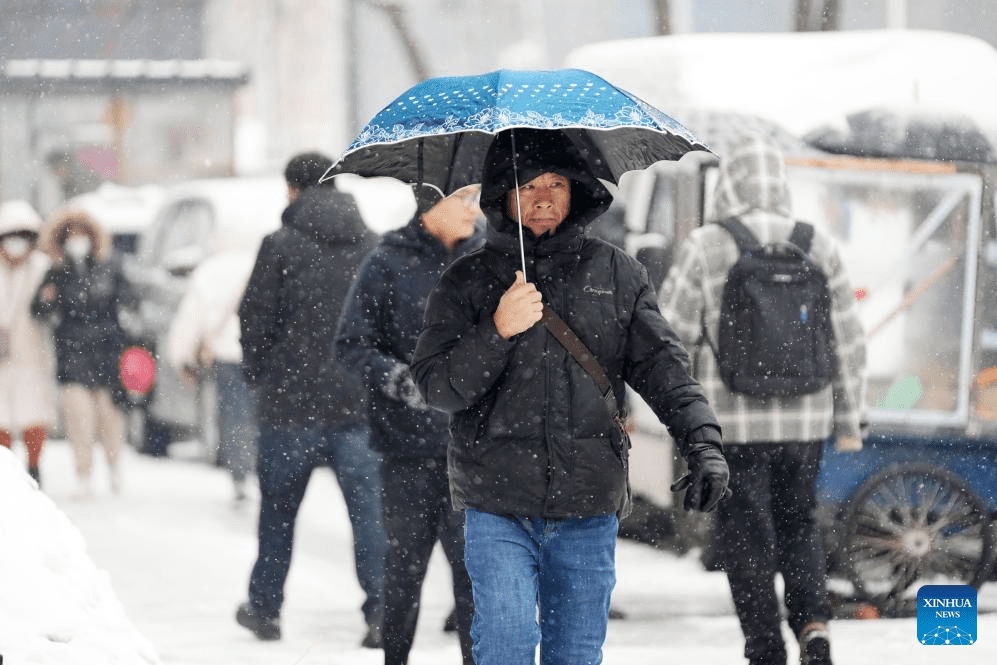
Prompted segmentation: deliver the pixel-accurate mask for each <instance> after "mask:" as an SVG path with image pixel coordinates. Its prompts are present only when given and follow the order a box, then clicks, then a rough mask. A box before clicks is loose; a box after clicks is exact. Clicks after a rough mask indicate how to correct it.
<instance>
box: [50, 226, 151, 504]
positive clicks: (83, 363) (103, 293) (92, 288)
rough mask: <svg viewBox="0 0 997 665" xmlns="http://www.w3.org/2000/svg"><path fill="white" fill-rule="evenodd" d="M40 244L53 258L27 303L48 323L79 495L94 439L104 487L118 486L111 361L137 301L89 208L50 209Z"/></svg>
mask: <svg viewBox="0 0 997 665" xmlns="http://www.w3.org/2000/svg"><path fill="white" fill-rule="evenodd" d="M42 244H43V245H44V246H45V248H46V251H48V253H49V254H50V255H51V256H52V262H53V265H52V267H51V268H50V269H49V271H48V274H46V275H45V277H44V279H43V280H42V283H41V285H40V286H39V287H38V292H37V293H36V295H35V298H34V301H33V303H32V313H33V314H34V315H35V316H37V317H39V318H41V319H43V320H45V321H48V322H49V323H50V324H51V325H52V326H53V331H54V338H55V356H56V378H57V379H58V382H59V384H60V385H61V386H62V408H63V412H64V415H63V419H64V424H65V427H66V434H67V435H68V437H69V440H70V442H71V443H72V445H73V453H74V458H75V466H76V477H77V481H78V485H79V486H78V490H77V494H78V496H79V497H80V498H86V497H89V496H90V495H91V494H92V493H93V486H92V478H91V476H92V470H93V450H94V448H95V447H96V445H97V442H98V441H99V442H100V444H101V445H102V446H103V448H104V456H105V458H106V460H107V467H108V475H109V476H110V480H111V490H112V491H113V492H115V493H117V492H118V491H119V490H120V489H121V464H120V459H121V453H122V449H123V448H124V445H125V438H126V437H125V416H124V412H123V411H122V410H121V409H120V408H119V406H118V404H117V402H116V400H118V399H120V397H121V395H122V390H123V388H122V385H121V378H120V370H119V367H118V365H119V363H120V361H121V354H122V352H123V351H124V349H125V342H126V332H125V329H124V327H123V325H122V321H123V319H122V316H124V312H125V311H126V310H128V309H135V308H136V307H137V305H138V302H137V298H136V296H135V293H134V292H133V291H132V289H131V288H130V286H129V284H128V282H127V281H126V280H125V277H124V274H123V272H122V270H121V266H120V264H119V262H118V260H117V257H115V256H114V255H113V253H112V251H111V240H110V236H109V235H108V234H107V233H106V232H105V230H104V229H103V227H101V225H100V224H99V223H98V222H97V220H96V219H94V218H93V217H92V216H91V215H90V214H89V213H87V212H84V211H83V210H78V209H74V208H63V209H61V210H58V211H56V212H55V213H54V214H53V215H52V218H51V219H50V220H49V223H48V225H47V227H46V229H45V230H44V231H43V238H42Z"/></svg>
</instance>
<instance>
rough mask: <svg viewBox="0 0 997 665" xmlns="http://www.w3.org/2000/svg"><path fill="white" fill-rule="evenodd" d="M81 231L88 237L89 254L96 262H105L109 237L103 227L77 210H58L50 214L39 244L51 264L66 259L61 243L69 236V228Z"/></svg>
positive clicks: (109, 246) (67, 208) (109, 241)
mask: <svg viewBox="0 0 997 665" xmlns="http://www.w3.org/2000/svg"><path fill="white" fill-rule="evenodd" d="M70 226H73V227H75V228H79V229H81V230H83V231H84V232H85V233H86V234H87V235H88V236H90V246H91V250H90V252H91V254H92V255H93V257H94V259H95V260H96V261H98V262H100V261H105V260H106V259H108V258H109V257H110V253H111V237H110V235H108V233H107V231H105V230H104V227H102V226H101V225H100V223H98V222H97V220H96V219H94V218H93V216H92V215H90V213H88V212H85V211H83V210H80V209H79V208H69V207H66V208H59V209H58V210H56V211H55V212H53V213H52V215H51V217H49V219H48V221H47V222H46V224H45V226H44V228H43V229H42V231H41V235H40V238H41V239H40V241H39V244H40V246H41V248H42V249H43V250H44V251H45V253H47V254H48V255H49V256H50V257H51V258H52V261H53V263H62V261H63V260H64V259H65V258H66V254H65V250H64V249H63V246H62V245H63V242H64V241H65V240H66V236H67V235H68V234H69V227H70Z"/></svg>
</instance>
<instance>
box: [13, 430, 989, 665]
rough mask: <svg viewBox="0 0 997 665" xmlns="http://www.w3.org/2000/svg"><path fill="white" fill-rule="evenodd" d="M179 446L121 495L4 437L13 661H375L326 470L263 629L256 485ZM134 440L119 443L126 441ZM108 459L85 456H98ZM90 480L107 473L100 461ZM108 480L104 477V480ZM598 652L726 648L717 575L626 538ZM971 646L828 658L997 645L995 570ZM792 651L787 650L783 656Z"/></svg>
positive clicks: (876, 660) (877, 657) (857, 632)
mask: <svg viewBox="0 0 997 665" xmlns="http://www.w3.org/2000/svg"><path fill="white" fill-rule="evenodd" d="M195 452H196V450H195V449H194V448H184V447H183V446H179V447H177V448H176V449H175V450H174V453H175V458H174V459H169V460H164V459H151V458H146V457H140V456H137V455H134V454H129V455H128V456H127V457H126V459H125V462H126V463H127V466H126V468H125V471H126V473H125V476H124V477H125V487H124V492H123V494H122V495H120V496H112V495H111V494H110V493H109V492H107V491H103V492H98V494H97V496H95V497H94V498H92V499H90V500H87V501H78V500H74V499H73V498H72V492H73V483H72V457H71V454H70V450H69V446H68V444H67V443H65V442H64V441H58V440H57V441H52V442H50V443H49V444H48V445H47V448H46V450H45V453H44V456H43V458H42V472H43V478H42V480H43V482H44V484H45V491H44V493H42V492H39V491H37V490H35V489H34V487H33V486H32V485H31V484H30V481H29V480H28V479H27V476H26V475H24V474H23V472H22V471H21V469H22V465H23V450H21V449H18V448H15V454H14V455H11V454H10V453H9V452H7V451H6V450H4V449H2V448H0V655H3V656H4V663H6V664H8V665H54V664H71V665H108V664H109V663H120V664H122V665H132V664H136V665H150V664H151V665H160V664H161V665H230V664H233V663H238V664H239V665H317V664H319V663H322V664H323V665H336V664H340V663H355V664H364V663H368V664H371V665H373V664H375V663H377V664H380V663H381V662H382V658H381V653H380V652H379V651H371V650H367V649H362V648H360V647H359V646H358V645H359V641H360V638H361V635H362V628H363V622H362V619H361V615H360V610H359V607H360V603H361V593H360V589H359V587H358V585H357V583H356V580H355V577H354V575H353V566H352V561H351V552H352V550H351V547H350V538H349V526H348V524H349V523H348V521H347V518H346V511H345V508H344V505H343V501H342V497H341V496H340V494H339V491H338V488H337V486H336V484H335V481H334V480H333V477H332V474H331V472H328V471H326V470H322V471H321V472H319V473H317V474H316V475H315V477H314V478H313V479H312V485H311V486H310V488H309V492H308V495H307V497H306V499H305V502H304V505H303V506H302V511H301V515H300V518H299V521H298V531H297V533H298V543H297V549H296V550H295V558H294V561H293V564H292V568H291V575H290V579H289V581H288V586H287V600H286V604H285V608H284V616H283V630H284V639H283V640H281V641H280V642H269V643H265V642H259V641H257V640H256V639H254V638H253V637H252V635H251V634H250V633H248V632H247V631H246V630H244V629H243V628H240V627H239V626H237V625H236V623H235V621H234V620H233V615H234V612H235V607H236V605H237V604H238V603H239V602H240V601H241V600H243V599H244V597H245V595H246V583H247V579H248V575H249V569H250V567H251V565H252V562H253V559H254V556H255V552H256V538H255V526H256V505H255V504H256V500H255V494H254V495H253V496H252V498H251V500H250V501H248V502H247V503H246V505H243V506H241V507H239V508H236V507H234V505H233V503H232V498H231V484H230V482H229V480H228V478H227V476H226V475H225V473H224V472H223V471H221V470H219V469H217V468H214V467H212V466H209V465H207V464H205V463H204V462H201V461H197V460H196V459H195V455H194V453H195ZM129 453H131V451H129ZM102 471H103V468H102V467H98V472H102ZM97 480H98V481H101V480H103V476H102V475H98V476H97ZM101 486H103V483H101ZM618 575H619V583H618V585H617V591H616V595H615V598H614V606H615V607H617V608H618V609H620V610H622V611H624V612H625V613H626V615H627V618H626V619H625V620H622V621H613V622H611V624H610V631H609V637H608V639H607V643H606V648H605V660H604V662H605V663H606V664H607V665H644V664H647V665H651V664H652V663H653V664H654V665H660V663H664V662H671V663H697V664H704V665H708V664H712V663H739V662H744V661H743V658H742V657H741V648H742V641H741V635H740V631H739V629H738V627H737V622H736V620H735V618H734V616H733V611H732V606H731V602H730V599H729V595H728V591H727V586H726V583H725V580H724V578H723V576H722V574H720V573H708V572H705V571H704V570H703V569H702V567H701V566H700V565H699V562H698V560H697V559H696V558H695V557H694V556H689V557H683V558H678V557H676V556H674V555H672V554H669V553H666V552H662V551H658V550H655V549H652V548H649V547H647V546H644V545H639V544H635V543H632V542H629V541H621V543H620V546H619V552H618ZM448 583H449V571H448V570H447V568H446V564H445V562H444V560H443V558H442V556H440V554H439V552H437V556H436V558H435V559H434V560H433V563H432V565H431V568H430V574H429V578H428V580H427V583H426V588H425V590H424V594H423V601H424V607H423V612H422V617H421V620H420V626H419V631H418V633H417V635H416V643H415V648H414V650H413V653H412V656H411V659H410V663H411V664H412V665H440V664H443V663H455V664H456V663H459V662H460V655H459V650H458V648H457V642H456V638H455V637H454V636H453V635H452V634H447V633H444V632H443V631H442V630H441V627H442V624H443V620H444V617H445V616H446V614H447V612H448V611H449V610H450V607H451V604H452V599H451V597H450V596H449V591H448ZM980 605H981V608H980V617H979V639H978V641H977V643H976V644H975V645H973V646H966V647H951V648H949V649H944V650H943V649H942V648H939V647H928V646H922V645H920V644H919V643H918V642H917V639H916V634H915V633H916V624H917V622H916V620H915V619H881V620H870V621H854V620H851V621H835V622H834V623H833V624H832V633H833V646H832V648H833V653H834V656H835V662H837V663H849V664H851V665H882V663H884V662H886V661H887V660H888V659H889V660H890V661H892V662H902V663H904V665H913V664H918V663H925V664H927V663H935V662H958V663H960V664H967V665H977V664H978V665H984V664H986V665H991V664H992V663H994V662H997V584H990V585H988V586H985V587H984V588H983V590H982V591H981V594H980ZM793 658H795V654H792V653H791V661H790V662H793V660H792V659H793Z"/></svg>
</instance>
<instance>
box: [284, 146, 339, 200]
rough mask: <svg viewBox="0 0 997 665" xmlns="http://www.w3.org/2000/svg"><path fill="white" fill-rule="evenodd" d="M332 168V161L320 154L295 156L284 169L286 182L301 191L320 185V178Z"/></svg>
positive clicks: (311, 153)
mask: <svg viewBox="0 0 997 665" xmlns="http://www.w3.org/2000/svg"><path fill="white" fill-rule="evenodd" d="M330 166H332V160H331V159H329V158H328V157H326V156H325V155H323V154H322V153H320V152H303V153H301V154H299V155H295V156H294V157H292V158H291V159H290V160H289V161H288V162H287V166H286V167H285V168H284V180H285V181H287V184H289V185H291V186H292V187H294V188H295V189H297V190H299V191H304V190H306V189H308V188H309V187H314V186H316V185H318V181H319V178H321V177H322V176H323V175H325V172H326V171H328V170H329V167H330Z"/></svg>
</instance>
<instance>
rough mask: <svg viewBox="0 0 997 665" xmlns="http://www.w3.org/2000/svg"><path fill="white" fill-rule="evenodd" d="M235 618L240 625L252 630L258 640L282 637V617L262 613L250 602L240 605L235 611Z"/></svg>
mask: <svg viewBox="0 0 997 665" xmlns="http://www.w3.org/2000/svg"><path fill="white" fill-rule="evenodd" d="M235 620H236V621H237V622H238V623H239V625H240V626H242V627H244V628H248V629H249V630H250V631H252V633H253V635H255V636H256V639H258V640H265V641H270V640H279V639H280V619H278V618H277V617H265V616H263V615H261V614H260V613H259V611H258V610H256V609H254V608H253V606H252V605H251V604H249V603H248V602H246V603H243V604H242V605H239V609H238V611H236V613H235Z"/></svg>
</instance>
